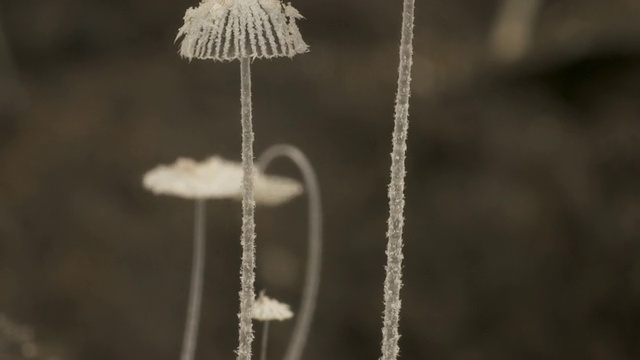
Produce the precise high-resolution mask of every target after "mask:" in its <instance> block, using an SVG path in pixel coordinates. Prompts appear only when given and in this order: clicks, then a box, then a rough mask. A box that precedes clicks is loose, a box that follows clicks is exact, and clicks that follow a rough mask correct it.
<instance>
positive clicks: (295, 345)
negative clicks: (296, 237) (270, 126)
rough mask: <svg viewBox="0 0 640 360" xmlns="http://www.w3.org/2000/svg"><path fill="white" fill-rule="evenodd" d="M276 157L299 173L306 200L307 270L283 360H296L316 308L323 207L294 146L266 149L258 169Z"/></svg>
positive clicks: (303, 158)
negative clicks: (287, 162) (291, 163)
mask: <svg viewBox="0 0 640 360" xmlns="http://www.w3.org/2000/svg"><path fill="white" fill-rule="evenodd" d="M278 156H283V157H286V158H289V159H290V160H291V161H293V162H294V163H295V164H296V166H298V168H299V169H300V172H301V173H302V177H303V179H304V184H305V188H306V189H307V196H308V201H309V204H308V209H309V210H308V216H309V220H308V221H309V223H308V229H309V230H308V241H309V247H308V249H307V268H306V275H305V282H304V289H303V290H302V303H301V305H300V311H299V315H298V316H297V319H296V326H295V328H294V330H293V335H292V338H291V341H290V342H289V347H288V348H287V352H286V354H285V357H284V358H285V360H298V359H300V357H301V356H302V351H303V350H304V346H305V344H306V342H307V338H308V337H309V330H310V329H311V321H312V320H313V313H314V311H315V308H316V300H317V298H318V288H319V286H320V268H321V260H322V204H321V200H320V186H319V184H318V177H317V176H316V173H315V171H313V166H311V162H310V161H309V159H307V157H306V156H305V155H304V153H302V151H300V150H299V149H297V148H296V147H294V146H291V145H274V146H272V147H270V148H269V149H267V150H266V151H265V152H264V153H263V154H262V155H261V156H260V158H259V159H258V164H259V167H260V169H261V170H262V171H263V172H264V171H265V170H266V168H267V166H268V165H269V164H270V163H271V161H273V159H275V158H276V157H278Z"/></svg>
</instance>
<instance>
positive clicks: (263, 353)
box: [260, 321, 270, 360]
mask: <svg viewBox="0 0 640 360" xmlns="http://www.w3.org/2000/svg"><path fill="white" fill-rule="evenodd" d="M269 323H270V321H265V322H264V325H263V326H262V342H261V344H260V360H267V343H268V341H269Z"/></svg>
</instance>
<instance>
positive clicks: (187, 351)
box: [180, 199, 206, 360]
mask: <svg viewBox="0 0 640 360" xmlns="http://www.w3.org/2000/svg"><path fill="white" fill-rule="evenodd" d="M205 204H206V200H204V199H198V200H196V201H195V221H194V231H193V265H192V268H191V288H190V290H189V305H188V307H187V321H186V326H185V329H184V339H183V341H182V354H181V355H180V359H181V360H193V356H194V354H195V351H196V343H197V340H198V325H199V322H200V304H201V303H202V284H203V280H204V257H205V229H206V217H205V212H206V207H205Z"/></svg>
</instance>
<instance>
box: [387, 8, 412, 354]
mask: <svg viewBox="0 0 640 360" xmlns="http://www.w3.org/2000/svg"><path fill="white" fill-rule="evenodd" d="M414 5H415V1H414V0H404V5H403V12H402V36H401V40H400V66H399V68H398V92H397V93H396V106H395V120H394V128H393V149H392V152H391V182H390V184H389V221H388V230H387V238H388V242H387V251H386V253H387V266H386V277H385V280H384V319H383V327H382V360H395V359H397V357H398V352H399V347H398V339H399V338H400V334H399V332H398V323H399V320H400V288H402V259H403V255H402V231H403V227H404V178H405V164H404V163H405V158H406V151H407V131H408V128H409V96H410V94H411V65H412V62H413V59H412V57H413V18H414Z"/></svg>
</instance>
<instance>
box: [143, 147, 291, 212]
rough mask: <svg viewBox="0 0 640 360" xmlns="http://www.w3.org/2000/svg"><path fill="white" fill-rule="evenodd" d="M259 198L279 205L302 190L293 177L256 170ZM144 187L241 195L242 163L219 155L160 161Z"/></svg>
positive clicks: (200, 195)
mask: <svg viewBox="0 0 640 360" xmlns="http://www.w3.org/2000/svg"><path fill="white" fill-rule="evenodd" d="M254 174H255V179H254V190H255V201H256V204H258V205H271V206H274V205H279V204H281V203H284V202H286V201H288V200H291V199H292V198H294V197H296V196H298V195H300V194H301V193H302V185H301V184H300V183H299V182H297V181H295V180H292V179H288V178H284V177H280V176H270V175H265V174H263V173H261V172H260V171H258V170H257V169H255V170H254ZM143 185H144V187H145V188H146V189H147V190H149V191H151V192H153V193H154V194H156V195H160V194H162V195H172V196H177V197H181V198H185V199H225V198H231V199H240V198H241V197H242V189H241V186H242V165H241V164H240V163H236V162H233V161H229V160H225V159H223V158H221V157H219V156H213V157H210V158H208V159H206V160H204V161H202V162H196V161H195V160H192V159H188V158H179V159H178V160H176V162H175V163H173V164H171V165H159V166H157V167H155V168H154V169H151V170H150V171H148V172H147V173H146V174H145V175H144V178H143Z"/></svg>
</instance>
